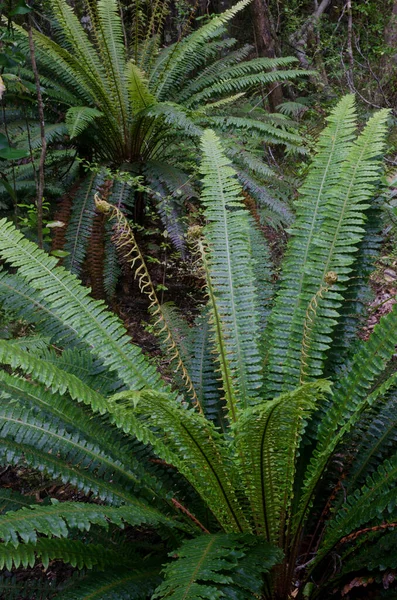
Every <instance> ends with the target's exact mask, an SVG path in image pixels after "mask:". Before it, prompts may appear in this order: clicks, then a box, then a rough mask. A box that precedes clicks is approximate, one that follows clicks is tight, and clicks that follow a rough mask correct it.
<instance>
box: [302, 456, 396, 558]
mask: <svg viewBox="0 0 397 600" xmlns="http://www.w3.org/2000/svg"><path fill="white" fill-rule="evenodd" d="M396 477H397V456H396V455H394V456H393V457H391V458H390V460H386V461H384V462H383V463H382V464H381V465H380V466H379V468H378V469H377V471H376V472H375V473H374V474H373V475H371V476H369V477H368V478H367V481H366V483H365V485H364V486H363V487H362V488H361V490H360V491H358V490H357V491H356V492H355V493H354V494H351V495H350V496H348V497H347V500H346V502H345V504H344V506H343V510H340V511H338V512H337V513H336V514H335V515H334V516H333V517H332V519H331V520H330V521H329V523H328V526H327V528H326V530H325V534H324V538H323V540H322V543H321V546H320V548H319V551H318V554H317V556H316V558H315V561H313V562H314V563H315V564H317V563H319V562H320V561H321V560H322V559H323V557H324V556H325V554H327V553H328V552H329V551H330V550H331V549H332V548H334V547H335V546H336V544H338V543H339V542H340V541H341V540H342V539H343V538H344V537H346V536H348V535H349V534H351V533H352V532H354V531H355V530H357V529H358V528H360V527H362V526H363V525H366V524H368V523H371V522H373V521H375V523H381V522H383V523H387V521H388V515H391V514H392V513H393V510H394V509H395V507H396V502H397V499H396V494H395V480H396Z"/></svg>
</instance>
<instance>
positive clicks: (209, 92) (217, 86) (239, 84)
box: [186, 69, 312, 109]
mask: <svg viewBox="0 0 397 600" xmlns="http://www.w3.org/2000/svg"><path fill="white" fill-rule="evenodd" d="M311 74H312V71H303V70H300V71H299V70H297V69H296V70H285V71H270V72H269V73H253V74H249V75H243V76H241V77H234V78H230V79H227V78H225V80H224V81H220V82H219V81H218V82H217V83H214V84H213V85H211V86H209V87H207V88H205V89H204V90H203V91H201V92H198V93H196V94H194V95H193V96H191V97H190V98H189V99H188V100H186V106H187V107H188V108H190V109H194V108H197V107H198V106H200V104H201V103H203V102H206V101H208V100H210V99H214V98H217V97H219V96H225V95H227V96H230V95H231V94H234V93H238V92H242V91H245V90H247V89H250V88H255V87H259V86H260V85H268V84H269V83H277V82H279V81H280V82H281V81H292V80H294V79H297V78H298V77H303V76H304V75H311Z"/></svg>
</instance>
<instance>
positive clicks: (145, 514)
mask: <svg viewBox="0 0 397 600" xmlns="http://www.w3.org/2000/svg"><path fill="white" fill-rule="evenodd" d="M109 523H113V524H114V525H117V526H118V527H123V526H124V525H125V524H129V525H133V526H136V525H141V524H143V523H145V524H147V525H158V524H162V525H165V526H166V527H171V528H173V527H175V526H178V525H177V524H176V523H174V522H173V521H172V520H171V519H169V518H167V517H165V516H164V515H162V514H161V513H160V512H159V511H157V510H155V509H154V508H151V507H149V506H147V505H146V504H144V503H143V502H138V501H135V502H134V503H132V504H129V505H128V506H121V507H117V508H116V507H108V506H101V505H99V504H88V503H82V502H56V503H54V504H51V505H47V506H43V505H41V506H32V507H31V508H21V509H20V510H18V511H15V512H14V511H9V512H7V513H6V514H5V515H0V537H1V538H2V540H3V541H4V543H6V544H10V545H12V546H14V547H15V548H17V547H18V546H19V545H20V543H21V542H20V540H22V541H23V542H24V543H32V544H36V543H37V541H38V539H39V538H38V535H37V534H43V535H46V536H48V537H51V538H52V537H57V538H66V537H68V535H69V530H70V529H77V530H79V531H89V529H90V527H91V525H98V526H99V527H105V528H107V527H108V526H109Z"/></svg>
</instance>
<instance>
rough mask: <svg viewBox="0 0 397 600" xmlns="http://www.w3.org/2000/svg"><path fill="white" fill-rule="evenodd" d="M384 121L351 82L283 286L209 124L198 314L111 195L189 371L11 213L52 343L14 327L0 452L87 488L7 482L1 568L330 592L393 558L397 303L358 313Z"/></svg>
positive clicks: (21, 309) (194, 589) (23, 273)
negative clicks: (362, 105)
mask: <svg viewBox="0 0 397 600" xmlns="http://www.w3.org/2000/svg"><path fill="white" fill-rule="evenodd" d="M98 35H99V34H98ZM193 35H194V34H193ZM193 39H195V38H193ZM190 43H191V42H189V44H190ZM175 52H177V56H181V57H182V54H181V55H179V53H178V52H179V51H175ZM87 60H88V58H87ZM90 60H91V59H90ZM92 60H94V58H92ZM180 60H182V58H180ZM176 64H177V63H176ZM94 66H95V65H94ZM159 68H160V67H159ZM177 73H178V69H177V67H176V66H175V69H174V70H172V71H170V74H169V76H167V77H165V76H164V77H163V78H162V79H161V80H160V81H159V82H158V87H159V89H161V90H163V92H164V94H165V90H166V89H167V86H169V85H171V82H172V81H171V80H173V77H174V76H177ZM116 92H117V90H116V89H115V90H114V92H113V93H114V94H116ZM163 92H162V93H163ZM387 119H388V113H387V111H379V112H377V113H375V114H374V115H373V117H371V119H370V120H369V121H368V123H367V125H366V126H365V127H364V129H363V130H362V131H361V132H360V133H359V134H357V131H356V128H357V121H356V112H355V102H354V98H353V97H352V96H346V97H345V98H343V99H342V100H341V101H340V102H339V103H338V105H337V106H336V107H335V109H334V110H333V111H332V113H331V115H330V116H329V118H328V124H327V126H326V128H325V130H324V131H323V132H322V134H321V136H320V138H319V140H318V144H317V152H316V155H315V157H314V159H313V162H312V164H311V167H310V169H309V172H308V175H307V179H306V181H305V183H304V184H303V186H302V188H301V191H300V198H299V201H298V203H297V216H296V221H295V224H294V226H293V228H292V231H291V237H290V240H289V244H288V250H287V253H286V257H285V260H284V266H283V271H282V276H281V281H280V285H279V287H278V290H277V293H275V294H274V291H273V284H272V278H271V263H270V259H269V252H268V250H267V247H266V243H265V240H264V238H263V235H262V232H261V230H260V229H258V226H257V223H256V221H255V220H254V219H253V217H252V216H251V214H250V212H249V211H248V210H247V209H246V208H245V205H244V202H243V196H242V189H241V185H240V183H239V180H238V177H237V176H236V171H235V170H234V168H233V166H232V164H231V161H230V159H229V158H228V157H227V156H226V154H225V152H224V149H223V147H222V144H221V142H220V140H219V138H218V137H217V135H216V134H215V133H214V132H213V131H211V130H206V131H205V132H204V133H203V135H202V137H201V151H202V162H201V175H202V195H201V199H202V203H203V205H204V208H205V217H206V225H205V227H204V228H203V229H202V230H200V229H199V228H196V230H195V231H194V235H193V232H192V236H191V237H192V238H193V240H194V241H193V242H192V243H194V244H195V246H196V252H197V257H198V258H199V259H200V264H201V267H200V268H201V269H202V271H203V273H204V275H205V280H206V291H207V299H208V301H207V304H206V306H204V307H203V309H202V313H201V314H200V315H199V316H198V318H197V321H196V324H195V326H194V327H189V328H186V327H185V328H184V327H183V324H181V320H182V316H181V315H178V314H177V313H176V311H175V309H173V310H172V311H170V310H168V308H169V307H161V306H160V305H159V303H158V300H157V298H156V296H155V295H153V291H152V289H151V282H150V276H149V274H148V271H147V268H146V266H145V264H144V261H143V259H142V256H141V255H140V253H139V249H138V248H137V245H136V242H135V238H134V236H133V228H131V227H130V225H129V224H128V223H127V222H126V221H125V218H124V217H123V216H122V215H120V214H119V213H118V212H117V210H116V209H114V207H112V206H110V204H109V203H107V202H106V200H105V199H102V200H101V199H99V198H98V199H97V204H98V206H99V207H100V208H101V209H102V210H103V211H105V213H106V214H108V215H109V216H112V217H114V219H112V221H111V224H112V227H113V232H114V240H115V242H116V244H118V245H119V247H123V248H124V250H126V251H128V252H129V253H130V263H131V266H132V268H133V270H134V272H135V275H136V277H137V279H138V281H139V283H140V285H141V288H142V289H143V291H145V290H146V291H147V293H149V295H150V298H151V301H152V305H153V310H154V312H155V317H154V318H155V319H157V320H158V321H159V323H158V327H159V328H160V329H162V330H163V333H162V336H163V337H162V339H163V342H164V345H165V349H166V351H167V352H168V353H169V356H170V357H171V358H172V357H173V358H174V363H173V364H174V371H175V378H174V381H173V382H171V384H170V383H167V382H165V381H164V380H163V378H162V377H161V375H160V374H159V372H158V371H157V369H156V367H155V365H154V364H153V362H152V360H151V359H149V358H148V357H147V356H145V355H144V354H143V353H142V351H141V349H140V348H139V347H138V346H136V345H134V344H133V343H131V341H130V339H129V337H128V335H127V334H126V331H125V329H124V327H123V325H122V323H121V322H120V321H119V320H118V319H117V318H116V317H115V316H114V315H113V314H111V313H110V312H109V311H108V310H107V308H106V306H105V304H104V303H103V302H101V301H96V300H93V299H92V298H91V297H90V291H89V289H87V288H85V287H83V286H82V284H81V283H80V282H79V281H78V279H77V277H76V276H75V275H73V274H71V273H70V272H68V271H67V270H66V269H65V268H63V267H60V266H57V260H56V258H55V257H51V256H48V255H47V254H46V253H45V252H43V251H42V250H39V249H38V248H37V246H36V245H35V244H34V243H32V242H30V241H28V240H26V239H24V237H23V236H22V234H21V233H20V232H19V231H17V230H16V229H15V227H14V226H13V225H12V224H11V223H9V222H7V221H6V220H4V219H3V220H1V221H0V255H1V257H2V259H3V261H4V267H3V270H2V272H1V275H0V297H1V300H2V303H3V306H4V307H5V308H6V309H7V310H14V311H15V312H16V313H17V314H18V316H19V317H21V318H24V319H26V320H27V321H28V322H31V323H33V324H34V327H35V329H36V331H37V332H40V333H41V335H42V336H44V337H45V339H46V340H47V347H43V346H40V347H39V348H37V347H36V351H35V352H31V351H29V348H28V347H27V348H21V347H19V346H18V345H17V344H16V343H15V342H14V341H12V340H7V341H6V340H1V341H0V362H1V363H2V364H3V365H4V369H3V371H2V372H1V374H0V379H1V391H0V395H1V399H2V402H1V404H0V439H1V445H0V457H1V463H2V464H4V465H7V464H11V465H25V466H28V467H29V468H31V469H38V470H40V471H43V472H45V473H46V474H47V476H48V477H50V478H53V479H54V480H55V481H56V482H63V484H67V483H68V484H71V485H72V486H74V487H75V488H77V489H78V490H80V491H82V492H84V494H85V495H86V501H85V502H83V501H68V502H56V501H52V502H48V503H42V504H35V503H34V502H32V500H31V499H30V498H27V497H24V496H20V495H17V494H16V493H13V492H10V491H9V490H3V491H1V492H0V497H1V499H2V503H1V513H2V514H1V515H0V539H1V543H0V565H1V566H2V567H4V568H7V569H8V570H10V569H12V568H13V567H19V566H21V565H22V566H24V567H26V568H28V567H31V566H33V565H34V564H36V563H37V562H41V563H42V564H43V565H44V567H45V566H46V565H48V564H49V562H50V561H52V560H62V561H64V562H65V563H68V564H70V565H72V566H74V567H75V568H76V570H78V571H79V572H80V575H76V576H75V577H74V578H72V579H71V580H70V582H69V583H68V585H67V586H66V588H65V587H64V589H59V590H57V589H56V586H55V587H54V588H53V589H52V590H50V591H49V592H48V597H56V598H60V599H63V600H67V599H69V600H72V599H74V600H82V599H84V598H97V599H101V600H105V599H109V600H110V599H112V600H121V599H123V600H127V599H128V600H138V599H146V598H147V599H148V598H153V599H160V598H167V599H169V600H181V599H185V600H198V599H201V600H204V599H214V598H235V599H238V600H240V599H241V600H245V599H249V598H251V599H253V598H263V599H264V600H288V599H289V598H298V599H301V600H302V599H303V598H310V599H312V600H314V599H319V598H320V599H321V600H324V599H326V598H328V597H329V598H331V596H332V597H334V596H333V594H334V592H335V590H337V589H342V587H343V586H344V585H345V584H346V583H349V582H351V581H352V580H353V579H354V578H355V577H357V575H360V576H361V575H362V576H363V577H367V576H368V577H369V576H371V577H374V579H375V578H376V577H377V576H378V575H379V574H380V576H383V575H384V574H385V573H386V574H387V572H388V570H390V571H392V570H393V569H394V568H395V565H396V561H397V555H396V551H395V548H396V544H395V541H396V531H395V525H396V521H397V497H396V493H395V488H396V482H397V452H396V444H395V440H396V431H397V429H396V426H397V417H396V414H397V411H396V404H397V376H396V374H395V373H394V372H393V369H391V368H390V365H391V361H392V357H393V354H394V352H395V346H396V343H397V308H396V306H397V305H395V307H394V308H393V310H392V311H391V313H390V314H388V315H387V316H384V317H383V318H382V320H381V321H380V323H379V324H378V325H377V326H376V327H375V329H374V331H373V333H372V335H371V336H370V338H369V339H368V341H366V342H364V341H362V340H361V339H359V338H358V336H357V332H358V330H359V327H360V319H359V318H355V316H357V317H358V316H360V315H361V314H362V307H361V304H360V302H359V299H358V300H357V301H355V293H356V292H355V290H357V289H358V288H359V287H360V286H362V287H365V286H367V285H368V275H369V267H370V265H369V263H368V248H371V249H373V248H374V247H375V245H376V244H375V242H374V227H375V225H374V224H375V223H376V211H377V206H378V204H379V202H377V203H373V199H374V198H375V197H378V196H379V195H380V192H381V180H382V160H381V157H382V153H383V151H384V139H385V134H386V122H387ZM371 211H372V212H371ZM370 214H371V219H367V215H370ZM123 248H122V249H123ZM347 299H348V300H349V303H348V308H347V307H346V301H347ZM175 324H177V325H175ZM173 328H174V329H173ZM173 331H174V333H173ZM181 331H185V334H183V335H180V332H181ZM164 334H166V335H165V339H164ZM49 449H51V451H50V452H49ZM341 455H342V456H343V457H344V460H343V461H342V462H341V461H340V456H341ZM136 527H138V528H140V532H141V533H142V531H144V532H145V535H144V538H143V541H139V542H138V541H137V539H139V540H142V535H141V533H140V534H137V533H136V532H135V533H134V530H133V528H136ZM142 528H143V529H142ZM154 530H155V531H157V534H156V535H154V534H153V531H154ZM135 531H136V530H135ZM149 531H150V532H151V533H150V534H149ZM137 535H138V538H137ZM7 585H8V584H7ZM17 586H18V583H17V581H16V580H15V581H14V582H13V587H14V589H17ZM43 593H44V592H43ZM51 594H52V596H51ZM43 597H44V596H43Z"/></svg>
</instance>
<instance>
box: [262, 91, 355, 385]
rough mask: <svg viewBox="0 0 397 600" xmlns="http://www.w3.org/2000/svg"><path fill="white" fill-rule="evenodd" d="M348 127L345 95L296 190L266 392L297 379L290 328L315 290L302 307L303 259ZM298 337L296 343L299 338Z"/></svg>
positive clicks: (351, 121)
mask: <svg viewBox="0 0 397 600" xmlns="http://www.w3.org/2000/svg"><path fill="white" fill-rule="evenodd" d="M354 128H355V110H354V98H353V97H352V96H346V97H345V98H343V99H342V100H341V101H340V102H339V104H338V105H337V107H336V108H335V109H334V111H333V113H332V114H331V115H330V117H328V125H327V127H326V128H325V129H324V131H323V132H322V134H321V136H320V139H319V141H318V147H317V156H316V158H315V160H314V162H313V164H312V167H311V170H310V172H309V175H308V178H307V181H306V183H305V185H304V186H303V188H302V190H301V197H300V200H299V203H298V212H297V217H296V222H295V228H294V236H293V237H292V238H291V241H290V243H289V246H288V249H287V254H286V258H285V261H284V270H283V276H282V281H281V286H280V291H279V294H278V297H277V300H276V304H275V307H274V310H273V313H272V317H271V322H270V327H271V329H270V334H271V340H270V345H269V355H268V367H267V368H268V373H269V375H268V377H267V379H268V383H267V387H268V389H269V393H271V394H274V393H279V392H280V391H282V390H285V389H287V388H288V387H289V388H291V387H293V386H294V385H296V384H297V383H298V376H294V377H292V376H291V375H290V368H294V369H296V366H295V365H292V366H291V367H290V366H289V362H287V360H288V361H289V356H290V354H291V350H290V349H291V345H292V342H293V339H294V326H295V323H298V316H299V319H300V320H299V324H298V327H299V329H300V330H301V331H302V324H303V317H304V314H305V312H306V309H307V304H308V302H309V301H310V299H311V298H312V297H313V295H314V294H315V293H316V292H317V290H318V289H319V287H320V285H319V283H317V286H316V287H315V288H314V289H313V286H311V287H310V290H308V291H306V294H305V296H304V298H305V300H306V302H305V303H303V291H304V289H305V288H304V280H305V276H306V273H307V271H308V265H309V258H310V257H311V255H312V254H313V253H314V250H313V248H314V239H315V237H316V236H317V235H318V233H319V231H320V227H321V225H322V223H323V221H324V218H325V211H326V206H327V196H328V195H329V194H330V190H332V188H333V187H338V183H339V172H340V168H341V165H342V164H343V163H344V161H345V159H346V156H347V154H348V152H349V150H350V148H351V143H352V138H353V133H354ZM321 273H323V270H322V271H321ZM298 339H299V344H300V343H301V341H302V336H299V338H298ZM298 352H300V346H299V349H298ZM287 356H288V359H287ZM298 369H299V366H298Z"/></svg>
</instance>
